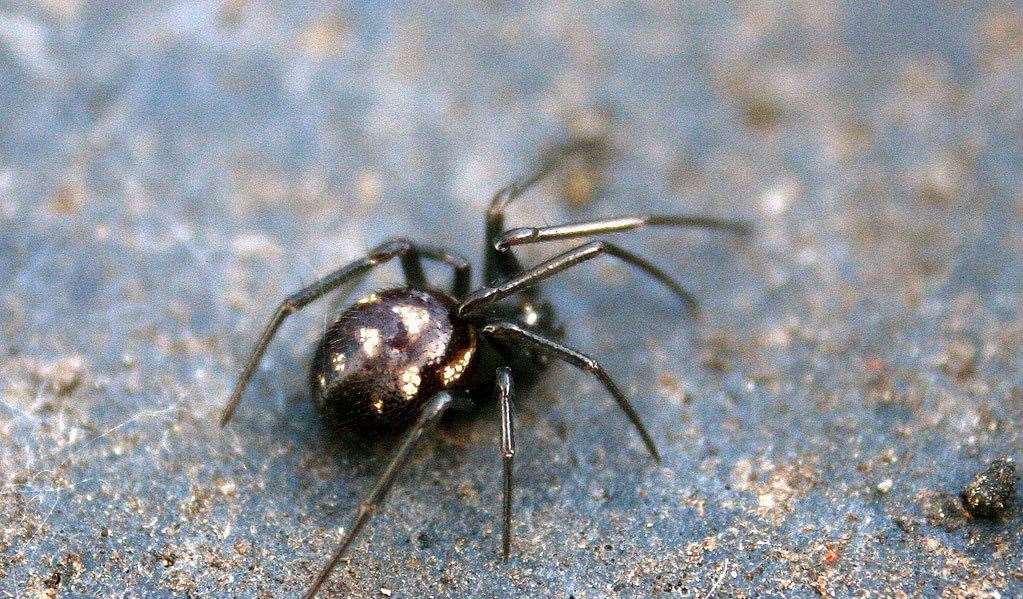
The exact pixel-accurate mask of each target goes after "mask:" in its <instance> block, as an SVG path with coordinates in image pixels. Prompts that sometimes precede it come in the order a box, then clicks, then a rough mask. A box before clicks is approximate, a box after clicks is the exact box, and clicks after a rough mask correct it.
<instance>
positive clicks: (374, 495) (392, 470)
mask: <svg viewBox="0 0 1023 599" xmlns="http://www.w3.org/2000/svg"><path fill="white" fill-rule="evenodd" d="M452 401H453V400H452V397H451V395H450V394H449V393H448V392H447V391H441V392H440V393H438V394H437V395H435V396H434V397H433V399H431V400H430V401H429V402H428V403H427V404H426V406H425V407H424V408H423V413H422V414H421V415H420V416H419V420H418V421H417V422H416V423H415V425H414V426H413V427H412V428H410V429H409V431H408V432H407V433H405V437H404V438H403V439H402V441H401V445H399V446H398V450H397V451H396V452H395V453H394V457H392V458H391V461H390V463H388V464H387V468H385V469H384V472H383V474H381V475H380V478H379V479H377V482H376V484H375V485H374V486H373V489H372V490H371V491H370V492H369V495H368V496H367V497H366V499H364V500H363V501H362V502H361V503H359V508H358V511H357V512H356V514H355V519H354V520H353V522H352V526H351V528H349V529H348V530H347V531H346V532H345V535H344V538H343V539H342V540H341V544H340V546H338V548H337V550H336V551H335V552H334V555H332V556H331V558H330V561H328V562H327V565H326V566H324V567H323V569H322V570H320V574H319V576H317V577H316V580H315V581H314V582H313V584H312V586H310V587H309V589H308V590H307V591H306V593H305V595H303V597H304V598H305V599H312V598H313V597H315V596H316V593H317V592H318V591H319V590H320V587H321V586H323V583H324V582H326V581H327V579H328V578H329V577H330V573H331V572H333V570H334V568H335V567H336V566H337V564H338V562H339V561H341V558H342V557H344V555H345V553H347V552H348V549H349V548H350V547H351V545H352V542H353V541H355V539H356V537H358V536H359V533H361V532H362V530H363V529H364V528H365V527H366V524H368V523H369V519H370V518H371V517H372V516H373V514H374V513H376V511H377V510H378V509H380V507H381V506H382V505H383V504H384V500H385V499H386V498H387V493H388V491H390V490H391V487H392V486H393V485H394V481H395V480H397V478H398V475H399V474H401V472H402V470H403V469H404V468H405V466H406V465H408V461H409V458H410V457H412V450H413V449H414V448H415V446H416V444H417V443H418V442H419V440H420V439H421V438H422V437H423V435H424V434H425V433H426V432H427V431H428V430H430V429H432V428H433V427H434V426H435V425H436V424H437V422H438V421H439V420H440V419H441V416H443V415H444V413H445V412H446V411H447V409H448V408H449V407H450V406H451V402H452Z"/></svg>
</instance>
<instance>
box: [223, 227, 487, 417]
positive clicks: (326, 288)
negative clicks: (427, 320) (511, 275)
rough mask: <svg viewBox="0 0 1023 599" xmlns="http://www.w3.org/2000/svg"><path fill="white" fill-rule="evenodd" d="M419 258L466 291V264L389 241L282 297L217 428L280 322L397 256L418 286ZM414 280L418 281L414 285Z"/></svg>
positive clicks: (433, 250) (232, 408)
mask: <svg viewBox="0 0 1023 599" xmlns="http://www.w3.org/2000/svg"><path fill="white" fill-rule="evenodd" d="M420 255H421V256H423V257H426V258H430V259H433V260H438V261H440V262H444V263H445V264H449V265H450V266H452V267H453V268H454V269H455V287H456V288H462V287H465V288H467V287H468V285H469V264H468V262H466V261H465V260H464V259H462V258H459V257H457V256H454V255H452V254H448V253H447V252H444V251H441V250H437V249H436V248H430V247H425V246H417V245H415V244H413V243H412V242H410V241H409V240H407V239H393V240H391V241H387V242H385V243H382V244H380V245H378V246H377V247H375V248H374V249H372V250H371V251H370V252H369V253H368V254H367V255H366V256H364V257H362V258H359V259H358V260H355V261H354V262H351V263H349V264H347V265H345V266H342V267H341V268H339V269H337V270H335V271H333V272H331V273H329V274H327V275H326V276H324V277H322V278H321V279H319V280H317V281H314V282H313V283H310V284H309V285H306V286H305V287H303V288H302V289H299V290H298V291H296V292H295V293H292V294H291V295H289V296H288V297H286V298H285V299H284V301H282V302H281V303H280V305H279V306H277V310H275V311H274V314H273V316H271V317H270V321H269V322H268V323H267V324H266V326H265V327H264V328H263V333H262V335H260V337H259V340H258V341H257V342H256V346H255V347H254V348H253V350H252V353H251V354H250V355H249V358H248V360H246V362H245V366H244V367H243V368H242V371H241V374H239V375H238V382H236V383H235V386H234V391H232V392H231V396H230V398H229V399H228V401H227V404H226V405H225V406H224V411H223V412H222V413H221V416H220V426H224V425H226V424H227V423H228V421H229V420H231V416H232V415H233V414H234V411H235V409H237V407H238V404H239V403H240V402H241V399H242V394H243V393H245V388H246V386H248V384H249V379H251V378H252V375H253V373H255V371H256V368H257V367H258V366H259V362H260V360H261V359H262V358H263V354H264V353H265V352H266V348H267V347H268V346H269V345H270V341H272V340H273V338H274V335H276V334H277V329H279V328H280V326H281V324H282V323H283V322H284V319H286V318H287V317H288V316H290V315H291V314H294V313H295V312H297V311H299V310H301V309H302V308H304V307H306V306H308V305H309V304H310V303H312V302H313V301H315V300H316V299H319V298H321V297H323V296H324V295H326V294H327V293H329V292H331V291H333V290H334V289H337V288H338V287H340V286H341V285H342V284H344V283H345V282H347V281H350V280H352V279H354V278H357V277H359V276H362V275H364V274H366V273H367V272H368V271H369V270H371V269H372V268H373V267H375V266H377V265H379V264H382V263H384V262H387V261H388V260H391V259H392V258H395V257H397V256H401V257H402V265H403V266H404V270H405V276H406V279H408V280H409V284H410V285H412V284H414V283H416V282H420V283H422V282H424V281H422V279H424V277H423V269H422V266H421V264H420V263H419V259H420V258H419V257H420ZM417 278H418V279H420V280H419V281H417Z"/></svg>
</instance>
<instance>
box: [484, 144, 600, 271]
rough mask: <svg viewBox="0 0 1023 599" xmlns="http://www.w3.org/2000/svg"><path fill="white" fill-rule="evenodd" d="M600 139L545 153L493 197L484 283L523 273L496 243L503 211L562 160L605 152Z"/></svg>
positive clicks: (487, 234) (564, 146) (519, 265)
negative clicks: (577, 155)
mask: <svg viewBox="0 0 1023 599" xmlns="http://www.w3.org/2000/svg"><path fill="white" fill-rule="evenodd" d="M604 149H605V148H604V143H603V140H601V139H599V138H585V139H580V140H577V141H574V142H569V143H564V144H561V145H559V146H555V147H554V148H552V149H550V150H548V151H546V152H544V153H543V154H541V156H540V160H539V161H537V163H536V165H535V166H533V168H532V170H530V171H529V172H527V173H526V174H524V175H522V176H521V177H519V178H517V179H515V180H514V181H512V182H511V183H509V184H508V185H505V186H504V187H502V188H501V189H499V190H498V191H497V193H495V194H494V196H493V198H491V200H490V207H489V208H488V209H487V214H486V239H487V240H486V247H484V248H483V263H484V275H485V278H486V282H487V283H491V282H493V281H496V280H498V279H500V278H503V277H509V276H512V275H514V274H517V273H520V272H522V265H521V264H520V263H519V261H518V260H517V259H516V258H515V256H513V255H511V254H510V253H507V252H504V253H502V252H498V251H497V249H496V248H495V245H494V244H495V243H496V242H497V240H498V239H499V238H500V237H501V234H502V233H504V211H505V210H506V209H507V208H508V205H509V204H511V203H512V202H513V201H514V200H515V199H516V198H518V197H519V196H521V195H522V194H523V193H525V192H526V191H527V190H528V189H530V188H531V187H533V186H534V185H536V184H537V183H538V182H539V181H541V180H543V179H544V178H546V177H547V176H549V175H550V174H551V173H552V172H554V170H555V169H557V168H558V167H559V166H561V164H562V163H563V162H564V160H565V159H566V158H568V157H570V156H572V155H575V154H585V153H589V154H597V153H599V152H602V151H603V150H604Z"/></svg>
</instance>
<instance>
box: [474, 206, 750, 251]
mask: <svg viewBox="0 0 1023 599" xmlns="http://www.w3.org/2000/svg"><path fill="white" fill-rule="evenodd" d="M646 226H668V227H703V228H707V229H718V230H722V231H728V232H730V233H735V234H736V235H748V234H749V233H750V232H751V230H752V227H751V226H750V224H749V223H748V222H745V221H737V220H725V219H719V218H711V217H704V216H684V215H673V214H646V215H640V216H624V217H620V218H607V219H601V220H594V221H584V222H578V223H568V224H564V225H556V226H553V227H519V228H517V229H511V230H508V231H505V232H504V234H502V235H501V236H500V237H499V238H498V239H497V240H496V241H495V242H494V249H496V250H497V251H499V252H504V251H506V250H507V249H508V248H510V247H512V246H515V245H523V244H526V243H538V242H541V241H552V240H555V239H574V238H576V237H589V236H591V235H602V234H605V233H618V232H620V231H631V230H634V229H639V228H640V227H646Z"/></svg>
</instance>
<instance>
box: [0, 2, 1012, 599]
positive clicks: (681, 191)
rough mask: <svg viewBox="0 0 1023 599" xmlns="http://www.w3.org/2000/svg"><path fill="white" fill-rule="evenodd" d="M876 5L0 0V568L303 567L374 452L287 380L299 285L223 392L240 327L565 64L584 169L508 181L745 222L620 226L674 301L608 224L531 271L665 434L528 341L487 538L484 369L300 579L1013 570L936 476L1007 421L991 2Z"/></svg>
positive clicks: (358, 486)
mask: <svg viewBox="0 0 1023 599" xmlns="http://www.w3.org/2000/svg"><path fill="white" fill-rule="evenodd" d="M881 4H887V5H888V6H881V7H879V8H877V7H873V6H874V3H862V4H860V3H837V2H809V1H801V2H792V3H785V2H777V3H769V4H768V5H765V7H762V8H753V7H751V6H750V5H747V4H745V3H744V4H743V5H742V6H735V5H732V4H729V3H721V2H697V3H694V4H688V3H687V6H688V7H687V8H680V7H677V6H674V5H673V4H672V3H664V4H663V5H662V4H657V3H643V2H632V1H627V2H596V3H592V2H570V1H561V2H554V3H543V4H541V3H537V4H532V5H527V4H518V3H516V4H510V3H498V2H477V3H469V4H465V5H461V4H459V5H452V4H447V3H435V2H421V3H415V4H414V5H412V6H408V7H406V6H399V5H398V4H396V3H395V4H392V3H378V2H351V3H342V5H341V6H338V5H336V4H335V3H328V2H318V3H316V2H314V3H299V2H293V3H285V2H266V1H257V0H251V1H246V0H226V1H225V2H224V3H222V4H216V3H203V2H170V3H167V2H151V3H145V4H122V3H96V4H91V3H84V2H80V1H78V0H45V1H40V2H36V3H29V2H13V3H12V2H10V1H8V2H4V3H2V4H0V316H2V317H0V398H2V404H0V485H2V486H0V595H3V596H19V597H22V596H23V597H54V596H60V597H92V596H109V597H142V596H146V597H171V596H200V597H206V596H209V597H249V596H255V597H278V596H289V595H297V594H298V593H299V592H300V591H301V590H302V589H303V588H304V586H305V585H307V584H308V583H309V582H310V580H311V578H312V576H313V575H314V571H315V570H316V569H317V568H319V567H320V565H321V564H322V563H323V560H324V558H325V556H326V555H327V553H328V552H329V551H330V550H331V549H332V548H333V547H334V545H335V543H336V541H337V539H338V538H339V528H340V527H343V526H344V525H345V524H346V522H347V515H348V513H349V511H350V510H351V509H352V508H353V506H354V505H355V503H356V502H357V501H358V497H359V495H360V493H362V492H363V491H365V490H366V489H367V487H368V486H369V485H370V484H371V481H372V479H373V476H374V475H375V473H377V472H379V470H380V468H381V467H382V464H383V459H384V458H385V457H386V454H387V451H386V447H385V448H379V447H377V448H374V447H362V446H359V445H358V444H355V443H352V442H350V441H347V440H346V439H345V438H343V437H339V436H338V435H337V434H334V433H332V432H331V431H329V430H327V429H326V428H324V427H323V426H322V424H321V422H320V420H319V419H318V418H317V415H316V413H315V411H314V410H313V409H312V408H311V406H310V405H309V402H308V394H307V391H306V388H305V381H306V374H305V366H306V361H307V360H308V355H309V351H310V349H311V347H312V343H313V341H314V340H315V338H316V336H317V334H318V332H319V330H321V328H322V325H323V319H324V318H325V317H326V315H327V314H328V304H329V302H324V303H323V305H321V306H319V307H316V308H313V309H311V310H310V311H309V312H308V313H307V314H303V315H302V316H301V317H298V318H295V319H294V322H289V323H288V324H287V325H286V326H285V327H284V328H283V330H282V333H281V335H280V337H279V338H278V340H277V342H276V343H275V344H274V346H273V347H272V349H271V351H270V352H269V353H268V355H267V359H266V360H265V361H264V363H263V367H262V369H261V370H260V371H259V372H258V373H257V376H256V377H255V379H254V382H253V385H252V386H251V388H250V391H249V394H248V395H247V397H246V401H245V402H244V403H243V404H242V406H241V409H240V410H239V413H238V417H237V419H236V421H235V422H234V423H233V424H232V425H231V426H230V427H229V428H228V429H227V430H226V431H222V430H220V429H218V428H217V427H216V426H215V425H214V418H215V416H216V414H217V412H218V410H219V407H220V405H221V404H222V402H223V401H224V399H225V397H226V394H227V392H228V390H229V389H228V388H229V386H230V385H231V383H232V382H233V378H234V376H235V375H236V373H237V371H238V369H239V366H240V362H241V361H242V360H243V359H244V357H245V355H246V352H247V351H248V349H249V348H250V346H251V343H252V342H253V340H254V338H255V336H256V335H257V333H258V330H259V327H261V326H262V323H263V322H264V321H265V319H266V318H267V317H268V315H269V314H270V311H271V310H272V308H273V305H274V303H275V302H276V301H277V300H278V299H279V298H280V297H282V296H283V295H284V294H285V293H287V292H288V291H290V290H292V289H294V288H296V287H297V286H299V285H301V284H303V283H306V282H309V281H311V280H312V279H313V278H314V277H315V276H316V275H317V274H319V273H323V272H325V271H326V270H328V269H329V268H331V267H332V266H335V265H337V264H340V263H343V262H345V261H347V260H350V259H351V258H353V257H355V256H357V255H359V253H360V252H361V251H363V250H364V249H365V248H367V247H369V246H370V245H371V244H374V243H377V242H378V241H380V240H383V239H384V238H386V237H388V236H392V235H397V234H408V235H410V236H413V237H415V238H417V239H423V240H429V241H431V242H434V243H439V244H450V245H452V246H453V247H455V248H457V249H459V250H460V251H462V252H464V253H467V254H472V255H474V256H477V255H478V253H477V252H478V247H479V245H480V242H481V239H480V238H481V233H482V231H481V229H482V222H481V216H482V210H483V208H484V206H485V204H486V201H487V198H488V195H489V194H490V193H491V192H493V191H494V190H495V189H497V188H498V187H499V186H500V185H501V184H502V183H504V182H505V181H507V180H508V179H509V178H510V177H512V176H514V175H515V174H516V173H518V172H521V171H522V170H523V169H524V168H526V166H527V165H528V164H529V162H530V160H531V158H532V157H533V156H534V155H535V154H536V152H537V149H538V148H540V147H541V146H543V145H544V144H546V143H549V142H551V141H552V140H557V139H560V138H563V137H564V136H566V135H569V134H570V132H571V131H572V130H573V129H574V128H577V127H578V126H579V125H578V123H579V122H580V119H581V118H583V116H580V110H581V109H584V108H586V107H595V106H596V107H604V108H606V109H608V110H609V111H610V112H611V114H612V120H613V123H614V138H615V145H616V150H617V151H616V154H615V156H614V157H613V159H612V160H611V161H610V162H609V165H608V168H607V170H606V172H605V174H604V176H603V177H602V178H600V180H599V181H597V183H598V185H597V191H596V192H595V193H593V194H592V195H591V194H588V193H586V184H587V182H588V180H589V176H588V175H587V174H586V173H585V171H584V170H583V171H580V170H579V168H581V167H579V168H576V170H575V171H572V172H570V173H569V175H565V176H563V177H562V178H561V179H560V180H556V181H554V182H552V183H550V184H548V185H546V186H544V187H543V188H541V189H540V190H538V191H537V192H535V193H534V194H532V195H531V196H530V197H529V199H528V200H527V201H523V202H522V203H521V204H520V205H519V206H517V207H516V209H515V210H514V214H513V216H512V217H511V222H513V223H514V224H519V225H525V224H530V223H539V224H552V223H557V222H560V221H563V220H566V219H577V218H584V217H592V216H597V215H612V214H619V213H630V212H637V211H647V210H649V211H684V212H702V213H708V214H714V215H723V216H739V217H744V218H748V219H750V220H753V221H754V222H755V223H756V225H757V235H756V237H755V238H754V239H753V240H752V241H750V242H749V243H745V244H744V243H737V242H734V241H731V240H728V239H726V238H725V237H723V236H721V235H717V234H709V233H699V232H685V233H681V234H679V233H675V232H671V231H665V230H657V231H648V232H643V233H641V234H636V235H619V236H616V237H615V239H616V240H617V241H620V242H621V243H622V244H624V245H626V246H627V247H629V248H631V249H633V250H635V251H637V252H640V253H642V254H644V255H646V256H649V257H650V258H652V259H653V260H654V261H655V262H656V263H658V264H659V265H661V266H662V267H664V268H665V269H666V270H668V271H669V272H671V273H673V274H675V275H677V276H678V277H679V278H680V279H682V280H683V281H684V282H685V284H686V285H688V286H689V287H690V288H691V289H692V290H693V291H694V292H695V293H696V294H697V295H698V296H699V297H700V298H701V299H702V301H703V302H704V308H705V312H706V315H707V317H706V319H705V321H704V322H702V323H699V324H693V323H691V322H689V321H688V320H687V319H686V318H685V317H684V315H682V314H680V312H679V310H678V307H677V305H676V304H674V303H673V301H672V298H671V297H670V296H668V295H667V294H666V293H664V291H663V290H662V289H660V288H659V287H657V286H656V284H654V283H652V282H650V281H648V280H646V279H645V278H643V277H641V276H636V275H634V274H632V273H631V272H629V271H627V270H626V269H624V268H622V267H620V266H619V265H617V264H615V263H612V262H610V261H608V262H604V263H601V264H598V265H594V266H587V267H580V268H578V269H576V270H575V271H573V272H571V273H570V274H566V275H565V276H564V277H562V278H561V279H560V280H558V281H557V282H553V283H552V284H550V285H549V286H548V287H547V290H548V293H549V296H550V297H551V298H552V299H553V300H554V301H555V302H556V303H557V304H558V305H559V306H560V308H561V313H562V315H563V316H564V318H565V320H566V321H567V322H568V323H571V328H572V330H571V332H570V334H569V336H568V340H569V342H570V343H571V344H572V345H575V346H577V347H580V348H588V349H589V350H591V351H592V352H593V354H594V355H595V356H597V357H598V358H599V359H600V360H602V361H603V362H604V363H605V364H606V365H607V366H608V368H609V369H610V370H611V371H612V372H613V373H614V374H615V375H616V376H617V377H618V379H619V380H620V381H621V383H622V385H623V387H624V388H625V389H626V390H627V391H628V393H629V394H630V395H631V396H632V397H634V398H635V402H636V404H637V405H638V407H639V409H640V412H641V413H642V414H643V416H644V418H646V420H647V421H648V422H649V423H650V425H651V427H652V430H653V432H654V435H655V437H656V438H657V439H659V440H660V442H661V444H662V447H663V450H664V453H665V460H664V462H663V463H662V464H661V465H660V466H656V465H654V464H652V463H650V461H649V460H648V458H647V457H646V456H645V454H644V452H643V450H642V447H641V445H640V443H639V441H638V439H637V438H636V436H635V435H634V433H633V432H632V431H631V430H630V428H629V427H628V425H627V422H626V420H625V419H624V418H623V417H622V416H621V415H620V414H619V413H618V412H617V410H616V408H615V407H614V406H613V404H612V402H611V400H610V398H608V397H606V396H605V394H604V392H603V391H602V390H601V389H600V388H599V387H598V385H597V383H596V382H595V381H593V380H590V379H589V378H587V377H585V376H583V375H581V374H579V373H578V372H576V371H574V370H573V369H570V368H560V369H557V370H555V371H552V372H551V373H549V374H547V375H546V376H545V377H544V379H543V381H542V384H541V386H540V388H538V389H535V390H534V391H532V392H530V393H528V394H523V395H522V396H520V397H518V398H516V401H517V415H518V434H519V442H520V447H521V450H520V452H519V460H518V466H517V473H518V481H519V487H518V489H519V491H518V496H517V498H516V509H515V524H516V535H517V536H516V539H515V543H514V547H513V550H514V556H513V558H512V559H511V561H510V562H508V563H507V564H505V563H502V562H501V561H500V560H499V559H498V558H497V551H498V544H499V528H498V526H497V520H496V515H497V505H498V498H499V487H498V485H499V454H498V447H497V425H496V420H495V413H494V411H493V410H490V411H486V412H484V413H483V414H482V415H481V417H480V418H479V419H477V420H472V421H469V422H460V423H452V424H450V425H448V426H446V427H445V428H444V429H443V430H441V431H440V432H439V433H438V434H437V435H435V436H434V438H433V439H432V440H430V441H428V442H427V443H425V444H424V446H423V447H422V448H421V450H420V451H419V452H418V453H417V456H416V458H415V459H414V460H413V463H412V466H411V468H410V471H409V473H408V476H407V477H406V478H405V481H404V482H403V483H401V484H400V485H399V487H398V488H397V489H396V491H395V493H394V495H393V497H392V498H391V501H390V503H389V508H388V509H387V510H385V511H384V513H382V514H381V515H380V517H379V518H377V519H376V521H375V522H374V524H373V526H372V529H371V531H370V533H369V534H368V535H367V536H366V538H365V542H363V543H361V544H360V545H359V546H358V547H357V549H356V550H355V551H354V552H353V553H352V555H351V558H350V559H349V560H346V561H345V562H344V563H343V565H342V567H341V568H340V569H339V570H338V572H337V574H336V575H335V577H334V578H333V579H332V581H331V583H330V585H329V591H330V593H325V595H331V596H339V597H340V596H354V597H381V596H390V597H409V598H415V597H562V598H565V597H575V598H576V599H581V598H584V597H585V598H596V597H649V596H669V595H671V596H682V597H701V598H702V597H711V596H730V597H733V596H734V597H754V596H758V597H774V596H786V597H813V596H826V597H848V596H910V597H915V596H923V597H932V596H939V595H941V596H946V597H998V596H1001V597H1011V596H1021V595H1023V566H1021V559H1023V551H1021V549H1023V547H1021V537H1020V535H1021V533H1020V524H1021V510H1020V506H1019V504H1018V503H1015V502H1011V503H1010V505H1009V506H1008V509H1006V510H1005V511H1004V512H1003V513H1001V514H1000V515H998V516H997V517H995V518H994V519H986V520H985V519H974V518H972V517H969V516H968V515H967V514H966V513H965V512H964V511H963V510H962V508H961V506H960V503H959V499H958V496H959V493H960V492H961V491H962V490H963V488H964V487H965V486H966V485H967V483H968V482H969V481H970V480H971V478H973V477H974V476H975V475H976V474H978V473H979V472H981V471H983V470H984V468H985V467H986V465H987V464H988V463H989V462H991V461H992V460H994V459H997V458H1009V459H1012V460H1016V461H1018V460H1019V459H1020V458H1021V457H1023V456H1021V446H1020V441H1021V428H1020V418H1021V415H1023V408H1021V405H1023V403H1021V402H1023V378H1021V369H1020V364H1021V362H1023V361H1021V358H1023V354H1021V349H1020V347H1021V341H1023V324H1021V322H1023V321H1021V319H1020V297H1021V293H1020V292H1021V281H1023V266H1021V264H1023V261H1021V256H1020V254H1021V251H1023V245H1021V240H1023V236H1021V222H1023V183H1021V181H1023V177H1021V175H1023V142H1021V140H1023V125H1021V123H1023V9H1021V7H1020V5H1019V3H1014V2H965V3H955V2H939V1H934V2H926V1H917V0H914V1H912V2H894V3H881ZM559 247H560V246H559ZM556 249H558V248H547V249H545V250H544V252H553V251H555V250H556ZM523 255H524V256H525V257H526V258H527V259H528V260H536V259H538V258H539V256H540V255H541V252H540V251H539V250H538V249H536V248H534V249H531V250H530V251H527V252H524V253H523ZM477 272H478V271H477ZM388 277H389V279H390V280H392V281H393V280H395V277H396V273H395V272H394V271H393V270H392V271H388V272H387V273H386V275H385V276H384V277H383V278H380V279H377V282H378V283H377V284H379V285H384V284H386V281H387V280H388Z"/></svg>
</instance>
